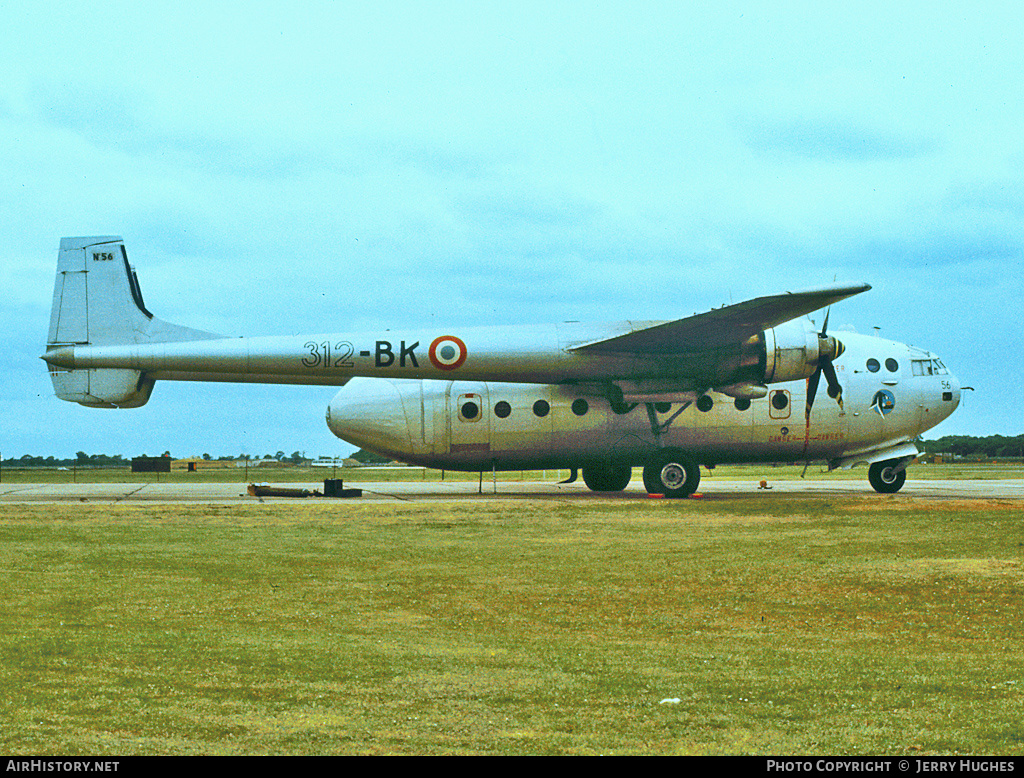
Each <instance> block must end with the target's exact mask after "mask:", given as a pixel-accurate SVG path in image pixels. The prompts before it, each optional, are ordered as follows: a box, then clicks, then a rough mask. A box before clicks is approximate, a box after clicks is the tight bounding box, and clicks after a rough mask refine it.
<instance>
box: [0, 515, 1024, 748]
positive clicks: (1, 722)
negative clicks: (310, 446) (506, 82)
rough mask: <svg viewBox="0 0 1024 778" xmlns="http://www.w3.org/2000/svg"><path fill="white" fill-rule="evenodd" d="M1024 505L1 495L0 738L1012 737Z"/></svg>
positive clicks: (327, 743)
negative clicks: (55, 501) (98, 499)
mask: <svg viewBox="0 0 1024 778" xmlns="http://www.w3.org/2000/svg"><path fill="white" fill-rule="evenodd" d="M1022 518H1024V505H1022V503H1021V502H1020V501H1008V500H989V501H972V502H966V501H924V500H910V499H907V498H901V497H898V496H897V497H880V496H877V495H871V496H866V497H852V498H842V499H832V498H830V499H828V500H823V499H821V498H813V497H807V498H803V497H797V498H792V499H790V498H787V499H772V500H771V501H751V500H731V499H729V498H716V499H713V500H712V499H708V500H704V501H671V502H666V501H635V502H634V501H630V502H623V501H614V500H607V501H606V500H600V499H588V500H586V501H580V500H571V499H570V500H564V501H550V500H549V501H528V500H516V501H502V502H496V501H488V500H486V499H481V500H480V501H472V502H465V503H452V504H447V505H444V506H438V505H416V504H413V505H409V504H405V505H392V504H356V503H330V504H317V505H305V504H301V505H271V504H245V505H237V506H207V505H196V506H193V505H167V506H163V505H161V506H134V505H131V506H129V505H124V506H120V505H119V506H109V507H108V506H94V505H80V504H72V505H52V506H21V505H18V506H14V505H9V506H0V570H2V572H3V580H4V586H5V594H4V597H3V598H2V600H0V656H2V657H3V662H2V665H0V692H2V693H0V750H2V751H4V752H7V753H10V754H34V753H51V754H67V755H71V754H598V753H603V754H736V753H746V754H810V753H837V754H922V753H942V754H950V753H963V754H979V753H984V754H1021V753H1024V678H1022V677H1021V676H1022V673H1021V669H1022V664H1021V659H1022V655H1021V645H1022V638H1024V634H1022V633H1024V626H1022V625H1024V618H1022V617H1024V598H1022V594H1024V565H1022V543H1021V534H1020V523H1021V519H1022ZM666 698H678V699H679V700H680V701H679V703H678V704H660V702H661V701H662V700H663V699H666Z"/></svg>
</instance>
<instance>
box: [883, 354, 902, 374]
mask: <svg viewBox="0 0 1024 778" xmlns="http://www.w3.org/2000/svg"><path fill="white" fill-rule="evenodd" d="M885 369H886V370H888V371H889V372H890V373H895V372H896V371H897V370H899V369H900V363H899V362H897V361H896V360H895V359H893V358H892V357H889V358H888V359H887V360H885Z"/></svg>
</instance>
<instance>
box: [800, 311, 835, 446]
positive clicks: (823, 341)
mask: <svg viewBox="0 0 1024 778" xmlns="http://www.w3.org/2000/svg"><path fill="white" fill-rule="evenodd" d="M831 312H832V309H831V308H829V310H827V311H826V312H825V323H824V324H823V325H822V327H821V332H819V333H818V366H817V367H816V368H815V370H814V372H813V373H812V374H811V377H810V378H809V379H807V408H806V409H805V412H804V419H805V421H806V422H807V426H808V427H810V424H811V406H813V405H814V396H815V395H816V394H817V393H818V383H819V382H820V381H821V376H822V373H824V374H825V382H826V383H827V384H828V396H829V397H831V398H832V399H833V400H835V401H836V402H837V403H839V408H840V410H842V409H843V387H842V386H840V385H839V379H838V378H837V377H836V368H835V366H834V365H833V364H832V360H833V359H837V358H838V357H839V355H840V354H842V353H843V350H844V347H843V344H842V343H840V342H839V341H838V340H836V339H835V338H834V337H833V336H831V335H829V334H828V316H829V314H830V313H831Z"/></svg>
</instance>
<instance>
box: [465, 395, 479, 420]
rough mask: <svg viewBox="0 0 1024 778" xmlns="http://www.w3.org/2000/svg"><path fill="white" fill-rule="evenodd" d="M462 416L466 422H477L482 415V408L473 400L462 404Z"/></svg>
mask: <svg viewBox="0 0 1024 778" xmlns="http://www.w3.org/2000/svg"><path fill="white" fill-rule="evenodd" d="M461 414H462V418H463V419H465V420H466V421H476V419H477V417H478V416H479V415H480V406H479V405H477V404H476V403H475V402H473V401H472V400H470V401H469V402H464V403H463V404H462V411H461Z"/></svg>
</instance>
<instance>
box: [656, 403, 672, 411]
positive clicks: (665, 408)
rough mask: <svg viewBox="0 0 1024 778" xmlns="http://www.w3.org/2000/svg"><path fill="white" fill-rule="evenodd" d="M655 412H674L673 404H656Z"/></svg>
mask: <svg viewBox="0 0 1024 778" xmlns="http://www.w3.org/2000/svg"><path fill="white" fill-rule="evenodd" d="M654 410H656V411H657V412H658V413H668V412H669V411H670V410H672V403H654Z"/></svg>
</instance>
